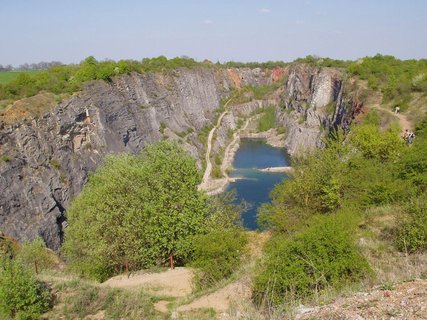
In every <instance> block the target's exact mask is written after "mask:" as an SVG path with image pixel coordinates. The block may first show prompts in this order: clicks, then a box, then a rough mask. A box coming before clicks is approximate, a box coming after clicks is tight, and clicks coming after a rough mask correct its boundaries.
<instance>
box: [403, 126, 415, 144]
mask: <svg viewBox="0 0 427 320" xmlns="http://www.w3.org/2000/svg"><path fill="white" fill-rule="evenodd" d="M402 138H403V139H404V140H405V141H406V144H412V142H413V141H414V139H415V134H414V133H413V132H412V131H409V130H408V129H406V130H405V133H404V134H403V137H402Z"/></svg>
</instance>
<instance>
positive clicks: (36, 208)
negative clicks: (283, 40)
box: [0, 65, 351, 250]
mask: <svg viewBox="0 0 427 320" xmlns="http://www.w3.org/2000/svg"><path fill="white" fill-rule="evenodd" d="M280 76H281V77H283V76H287V77H288V80H287V83H286V85H285V88H284V93H283V94H282V96H281V97H276V98H275V99H273V100H272V101H261V102H260V101H251V102H249V103H247V104H244V105H241V106H239V108H240V110H241V112H243V113H245V112H248V113H250V112H253V111H254V110H256V109H257V108H260V107H262V106H264V105H265V104H266V103H268V104H276V105H277V106H279V105H284V106H285V109H283V110H279V112H278V113H277V119H278V121H279V122H281V123H282V124H283V125H284V126H285V127H286V129H287V132H288V137H287V140H286V146H287V147H288V148H289V150H290V152H291V153H292V152H295V151H296V150H297V149H298V148H310V147H316V146H320V145H321V142H320V138H321V127H322V126H325V125H327V126H332V125H342V124H343V123H345V121H347V118H346V117H347V111H346V109H345V105H346V101H345V99H344V98H342V92H341V91H342V88H341V87H342V85H341V80H340V75H339V73H337V72H335V71H333V70H320V71H319V70H318V69H315V68H311V67H309V66H306V65H296V66H291V67H288V68H286V69H284V70H282V71H280V72H279V71H278V70H276V71H274V70H273V71H271V70H261V69H259V68H258V69H248V68H242V69H229V70H225V69H224V70H213V69H204V68H197V69H191V70H190V69H179V70H176V71H175V72H174V74H173V75H164V74H143V75H141V74H136V73H134V74H131V75H128V76H120V77H116V78H114V79H113V80H112V81H111V82H104V81H92V82H89V83H87V85H86V87H85V89H84V90H83V91H82V92H80V93H77V94H75V95H73V96H72V97H71V98H70V99H68V100H66V101H64V102H62V103H60V104H59V105H57V106H56V107H54V108H52V109H51V110H50V111H47V112H46V113H44V114H43V115H41V116H39V117H37V118H27V119H21V120H19V121H16V122H14V123H8V122H6V121H2V119H1V118H0V153H1V155H2V159H5V160H4V161H1V162H0V195H1V197H0V231H2V232H3V233H5V234H7V235H8V236H11V237H13V238H15V239H17V240H20V241H24V240H33V239H35V238H37V237H42V238H43V240H44V241H45V242H46V244H47V245H48V247H49V248H51V249H54V250H58V249H59V248H60V246H61V242H62V240H63V230H64V228H65V227H66V225H67V224H66V209H67V208H68V207H69V205H70V202H71V200H72V199H73V198H75V197H76V196H77V195H78V194H79V192H80V191H81V190H82V188H83V185H84V184H85V183H86V182H87V179H88V174H89V173H90V172H93V171H94V170H95V169H96V168H97V167H98V166H99V165H100V164H101V163H102V159H103V158H104V156H105V155H107V154H109V153H119V152H129V153H133V154H135V153H138V152H140V151H141V150H142V149H143V148H144V146H145V145H146V144H147V143H154V142H156V141H160V140H162V139H165V138H167V139H169V140H179V141H180V142H181V144H182V146H183V148H184V149H185V150H186V151H188V152H189V154H191V155H192V156H193V157H194V158H195V159H196V161H197V163H198V165H199V166H200V167H201V159H203V157H204V152H205V146H204V145H203V144H202V143H201V142H200V141H199V140H198V138H197V133H198V132H199V131H200V130H201V129H202V128H203V127H205V126H207V125H210V124H211V123H212V122H213V121H214V119H215V116H216V113H217V109H218V108H219V107H220V103H221V100H222V99H223V98H225V97H227V96H228V95H229V94H230V90H231V89H232V88H236V87H244V86H256V85H267V84H271V83H272V81H273V80H274V81H277V78H278V77H280ZM282 89H283V88H282ZM33 99H34V98H33ZM333 101H335V102H336V112H335V113H334V114H335V116H334V117H330V116H329V115H327V113H326V112H325V110H324V109H325V105H327V104H329V103H331V102H333ZM306 106H309V107H308V109H307V108H306ZM236 108H237V106H236ZM347 108H348V107H347ZM349 109H351V108H349ZM286 110H288V111H289V110H291V112H290V113H288V112H285V111H286ZM298 117H304V119H305V120H304V122H303V123H298V120H297V119H298ZM237 121H238V117H237V116H235V115H233V114H230V116H228V117H227V118H226V121H224V122H223V123H222V124H221V127H219V128H218V140H217V141H216V142H215V144H214V147H213V152H215V151H216V150H218V149H219V148H224V147H225V146H226V144H227V139H226V137H227V131H228V129H233V128H235V127H236V123H237ZM162 128H163V129H162ZM164 128H166V129H164ZM183 136H184V138H182V137H183Z"/></svg>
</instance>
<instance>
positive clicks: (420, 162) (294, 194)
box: [255, 117, 427, 305]
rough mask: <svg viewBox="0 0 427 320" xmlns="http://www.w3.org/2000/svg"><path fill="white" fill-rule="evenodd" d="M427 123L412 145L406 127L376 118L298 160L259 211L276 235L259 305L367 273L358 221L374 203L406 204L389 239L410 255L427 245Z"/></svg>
mask: <svg viewBox="0 0 427 320" xmlns="http://www.w3.org/2000/svg"><path fill="white" fill-rule="evenodd" d="M426 128H427V120H424V121H423V122H421V123H420V124H419V125H418V126H417V130H416V139H415V140H416V141H414V144H413V145H411V146H408V145H405V144H404V142H403V141H402V139H401V138H400V137H399V134H400V132H399V130H397V129H396V128H393V127H390V128H388V129H385V130H384V129H379V127H378V125H376V124H375V117H371V119H370V120H369V121H366V123H364V124H361V125H358V126H354V127H353V128H352V129H351V131H350V133H349V134H348V136H346V137H345V139H344V136H342V135H341V134H338V133H337V134H336V135H335V136H334V137H333V139H329V140H328V141H326V144H327V145H326V148H325V149H323V150H318V151H315V152H313V153H312V154H310V155H306V156H304V157H301V158H295V159H294V163H293V167H294V173H293V179H291V180H286V181H284V182H283V183H282V184H280V185H278V186H276V188H275V189H274V190H273V192H272V202H271V203H270V204H266V205H263V206H262V207H261V209H260V212H259V222H260V224H261V225H264V226H265V227H267V228H271V229H272V230H273V234H274V237H273V240H272V242H271V243H270V245H268V246H267V247H266V256H265V259H264V261H263V262H262V263H261V264H260V266H259V269H258V273H257V275H256V277H255V283H256V286H255V296H256V297H257V300H258V302H262V301H264V302H267V303H269V304H272V305H276V304H282V303H284V301H285V298H286V297H288V298H289V297H293V298H304V297H308V296H310V295H312V294H313V293H315V292H319V291H322V290H324V289H325V288H328V287H332V288H338V289H339V288H340V287H341V286H342V285H343V284H346V283H348V282H352V281H358V280H360V279H362V278H363V277H365V276H368V275H369V273H370V272H369V267H368V265H367V262H366V261H365V260H364V258H363V256H362V255H361V254H360V253H359V252H358V248H357V246H355V242H354V239H353V237H352V236H351V235H352V234H357V232H358V226H357V225H358V224H357V223H352V219H353V221H354V220H355V221H356V222H357V221H360V219H361V214H362V213H363V212H365V210H366V209H368V208H374V207H377V206H384V205H397V206H403V207H406V210H405V212H406V213H405V216H398V217H397V221H398V223H397V227H396V228H395V229H390V230H387V231H386V232H388V233H389V234H388V237H387V238H391V239H393V241H394V243H395V244H396V247H397V248H398V249H399V250H401V251H404V252H407V253H412V252H418V251H423V250H426V241H427V240H426V236H427V225H426V222H425V221H426V220H427V219H426V218H427V217H426V208H427V205H426V198H425V193H426V191H427V188H426V186H427V185H426V183H425V182H426V181H427V179H426V174H427V165H426V162H425V161H426V160H425V150H426V145H425V144H426V141H427V130H426ZM319 216H322V217H323V218H319ZM341 217H343V218H341ZM344 217H345V218H344Z"/></svg>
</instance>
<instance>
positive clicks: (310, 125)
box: [277, 64, 360, 154]
mask: <svg viewBox="0 0 427 320" xmlns="http://www.w3.org/2000/svg"><path fill="white" fill-rule="evenodd" d="M286 71H287V73H286V74H287V81H286V84H285V91H284V93H283V95H282V101H281V106H282V107H281V108H280V109H278V112H277V117H278V119H279V121H280V122H281V123H283V125H284V127H285V129H286V134H287V136H286V141H285V146H286V147H287V149H288V152H289V153H290V154H295V153H297V152H304V151H306V150H307V149H311V148H316V147H321V146H322V145H323V144H322V137H323V136H324V134H325V133H327V132H329V129H331V128H337V127H341V128H343V129H344V130H348V128H349V125H350V123H351V121H352V120H353V119H354V116H355V113H357V111H358V108H359V107H360V106H359V105H358V104H357V103H356V102H355V101H354V99H353V98H351V97H345V96H344V87H345V83H344V80H343V77H342V74H341V73H340V72H339V71H337V70H335V69H330V68H323V69H319V68H314V67H311V66H309V65H306V64H300V65H294V66H291V67H290V68H288V69H287V70H286Z"/></svg>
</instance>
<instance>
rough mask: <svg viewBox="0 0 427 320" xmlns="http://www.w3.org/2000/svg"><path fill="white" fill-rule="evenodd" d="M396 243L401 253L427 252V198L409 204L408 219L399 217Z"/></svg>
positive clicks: (407, 209) (420, 198)
mask: <svg viewBox="0 0 427 320" xmlns="http://www.w3.org/2000/svg"><path fill="white" fill-rule="evenodd" d="M399 221H400V223H399V225H398V227H397V232H396V238H395V243H396V246H397V248H398V249H399V250H400V251H403V252H407V253H413V252H417V251H426V250H427V196H426V195H423V196H421V197H419V198H416V199H414V200H412V201H411V202H409V203H408V205H407V207H406V217H405V218H404V219H403V220H402V219H401V217H399Z"/></svg>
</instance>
